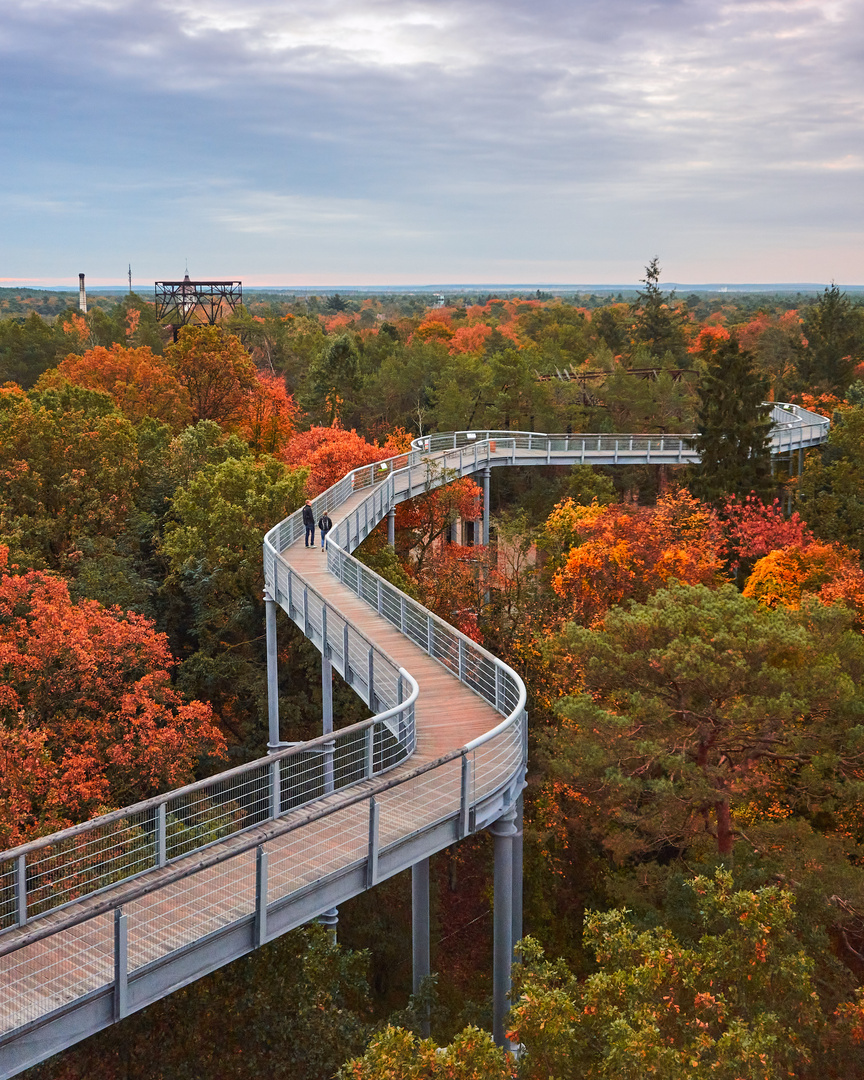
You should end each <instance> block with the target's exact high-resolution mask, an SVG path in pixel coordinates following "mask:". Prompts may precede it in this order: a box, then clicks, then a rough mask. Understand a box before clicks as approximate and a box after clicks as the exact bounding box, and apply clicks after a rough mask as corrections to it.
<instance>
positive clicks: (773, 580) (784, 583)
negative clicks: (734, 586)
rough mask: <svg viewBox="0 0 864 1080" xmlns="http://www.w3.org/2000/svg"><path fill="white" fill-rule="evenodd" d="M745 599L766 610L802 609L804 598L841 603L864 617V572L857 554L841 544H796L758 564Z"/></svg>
mask: <svg viewBox="0 0 864 1080" xmlns="http://www.w3.org/2000/svg"><path fill="white" fill-rule="evenodd" d="M744 595H745V596H750V597H753V599H755V600H758V601H759V602H760V603H761V604H764V605H765V606H766V607H772V608H773V607H777V606H778V605H781V606H783V607H789V608H799V607H800V606H801V604H802V602H803V600H804V598H805V596H808V595H810V596H816V597H817V598H818V599H819V600H821V601H822V602H823V603H840V604H845V605H846V606H847V607H849V608H852V609H853V610H855V611H856V612H858V616H859V618H860V617H861V615H862V614H864V570H862V569H861V563H860V560H859V559H858V557H857V554H856V553H855V552H852V551H850V550H849V549H848V548H844V547H842V546H841V545H840V544H820V543H819V542H818V541H814V542H813V543H810V544H793V545H789V546H787V547H783V548H776V549H774V550H773V551H769V552H768V554H767V555H765V556H763V557H762V558H761V559H759V560H758V562H757V563H756V565H755V566H754V567H753V571H752V573H751V574H750V576H749V578H748V579H747V584H746V586H745V587H744Z"/></svg>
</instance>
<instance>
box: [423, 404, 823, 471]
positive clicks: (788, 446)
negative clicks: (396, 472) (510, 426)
mask: <svg viewBox="0 0 864 1080" xmlns="http://www.w3.org/2000/svg"><path fill="white" fill-rule="evenodd" d="M766 404H770V405H771V420H772V422H773V425H774V427H773V429H772V432H771V452H772V453H773V454H785V453H788V452H790V451H791V450H799V449H806V448H807V447H810V446H817V445H818V444H819V443H822V442H824V441H825V439H826V438H827V437H828V429H829V427H830V421H829V420H828V419H827V418H826V417H824V416H820V415H819V414H818V413H814V412H810V411H809V410H808V409H804V408H802V407H801V406H800V405H792V404H789V403H787V402H782V401H775V402H770V403H768V402H766ZM695 438H696V435H695V434H686V435H656V434H651V433H639V434H635V433H634V434H629V433H623V432H617V433H615V432H613V433H609V432H579V433H576V434H549V433H547V432H538V431H514V430H490V429H480V428H476V429H474V430H473V431H449V432H441V433H437V434H432V435H424V436H423V437H422V438H419V439H414V440H413V442H412V444H411V445H412V447H413V449H414V450H419V451H424V450H425V452H426V453H436V452H439V451H442V450H450V449H454V450H455V449H457V448H459V447H466V446H473V445H477V444H482V443H483V442H486V441H488V440H491V441H492V442H493V443H496V444H499V443H501V444H504V445H505V446H513V447H515V448H516V449H519V450H528V451H531V452H536V451H547V452H548V453H550V454H552V453H554V454H566V455H571V456H572V455H574V454H580V455H584V456H588V455H594V454H597V453H602V454H606V455H609V454H611V455H612V456H613V459H614V460H613V461H612V464H615V462H616V461H617V455H622V456H623V455H626V454H628V453H640V454H645V453H647V454H648V455H650V454H651V453H657V454H663V455H665V456H667V457H668V456H669V455H672V456H676V455H677V456H679V458H680V460H681V461H682V462H686V461H697V460H698V454H697V453H696V451H695V450H694V449H693V439H695ZM496 449H497V446H496Z"/></svg>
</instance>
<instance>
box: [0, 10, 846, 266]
mask: <svg viewBox="0 0 864 1080" xmlns="http://www.w3.org/2000/svg"><path fill="white" fill-rule="evenodd" d="M862 31H864V4H862V3H861V2H860V0H726V2H722V0H713V2H709V0H653V2H652V0H461V2H459V3H456V2H454V0H431V2H425V3H424V2H418V0H351V2H349V0H235V2H232V3H229V2H226V0H148V2H146V3H145V2H143V0H3V2H2V19H0V93H2V101H0V118H2V119H0V125H2V128H3V131H2V144H0V145H2V154H0V279H5V281H6V282H15V283H21V282H24V281H28V282H33V283H36V284H38V283H52V284H55V283H64V282H67V281H68V282H69V283H70V284H75V283H77V275H78V273H79V271H84V272H86V273H87V277H88V281H90V282H92V283H94V284H95V283H103V284H121V283H122V281H123V280H124V279H125V275H126V267H127V263H129V262H131V264H132V273H133V280H134V281H135V282H136V284H137V285H139V286H142V287H143V286H145V285H146V284H148V283H152V281H153V280H154V279H156V278H173V277H177V276H182V274H183V271H184V268H185V265H186V261H187V260H188V266H189V272H190V274H191V276H192V277H193V278H194V277H205V278H206V277H231V278H235V277H236V278H242V279H243V281H244V284H249V285H255V284H259V285H264V284H287V285H291V284H315V283H320V284H330V285H340V284H341V285H346V284H357V285H375V284H432V283H455V282H499V283H503V282H520V283H521V282H536V283H542V282H559V283H560V282H572V283H582V282H584V283H589V282H590V283H600V282H633V281H636V280H637V279H638V278H639V277H641V276H642V273H643V268H644V266H645V264H646V263H647V262H648V260H649V259H650V258H651V257H652V256H654V255H657V256H659V258H660V262H661V265H662V267H663V278H664V280H667V281H679V282H690V283H696V282H778V281H810V282H820V281H824V282H827V281H830V280H832V279H833V280H836V281H838V282H840V283H845V284H862V283H864V243H862V241H864V33H862ZM0 283H4V282H0Z"/></svg>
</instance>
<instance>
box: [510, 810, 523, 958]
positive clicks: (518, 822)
mask: <svg viewBox="0 0 864 1080" xmlns="http://www.w3.org/2000/svg"><path fill="white" fill-rule="evenodd" d="M515 810H516V819H515V821H514V823H513V825H514V828H515V830H516V831H515V832H514V834H513V935H512V939H513V947H514V948H515V946H516V942H517V941H521V940H522V835H523V827H524V799H523V797H522V795H520V796H519V798H518V799H517V800H516V807H515ZM520 955H521V954H520Z"/></svg>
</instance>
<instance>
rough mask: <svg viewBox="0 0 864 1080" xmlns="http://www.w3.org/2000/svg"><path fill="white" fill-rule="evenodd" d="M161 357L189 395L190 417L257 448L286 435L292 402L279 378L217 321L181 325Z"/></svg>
mask: <svg viewBox="0 0 864 1080" xmlns="http://www.w3.org/2000/svg"><path fill="white" fill-rule="evenodd" d="M165 357H166V359H167V361H168V362H169V364H171V366H172V367H173V369H174V371H175V373H176V377H177V380H178V381H179V383H180V385H181V386H182V387H183V388H184V389H185V391H186V393H187V394H188V396H189V407H190V409H191V419H192V423H197V422H198V421H199V420H214V421H215V422H216V423H217V424H219V425H220V427H222V428H224V429H225V430H226V431H236V432H237V433H238V434H240V435H242V436H243V437H244V438H246V439H248V440H249V443H250V445H251V446H252V447H253V449H255V450H258V451H259V452H266V453H275V452H276V451H278V450H280V449H281V448H282V447H283V446H284V445H285V444H286V443H287V442H288V440H289V439H290V437H291V434H292V432H293V428H294V417H295V415H296V408H295V406H294V402H293V399H292V398H291V396H290V395H289V394H288V393H287V392H286V390H285V384H284V381H283V380H281V379H278V378H276V377H274V376H271V375H266V374H262V373H261V372H259V371H258V369H257V368H256V367H255V363H254V361H253V360H252V357H251V356H250V355H249V353H248V352H247V351H246V349H245V348H244V347H243V344H242V342H241V341H240V339H239V338H237V337H235V336H234V335H233V334H228V333H226V332H225V331H224V330H223V329H222V328H221V327H219V326H187V327H184V328H183V329H182V330H181V331H180V337H179V340H178V341H177V342H176V344H174V345H169V347H168V348H167V349H166V350H165Z"/></svg>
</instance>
